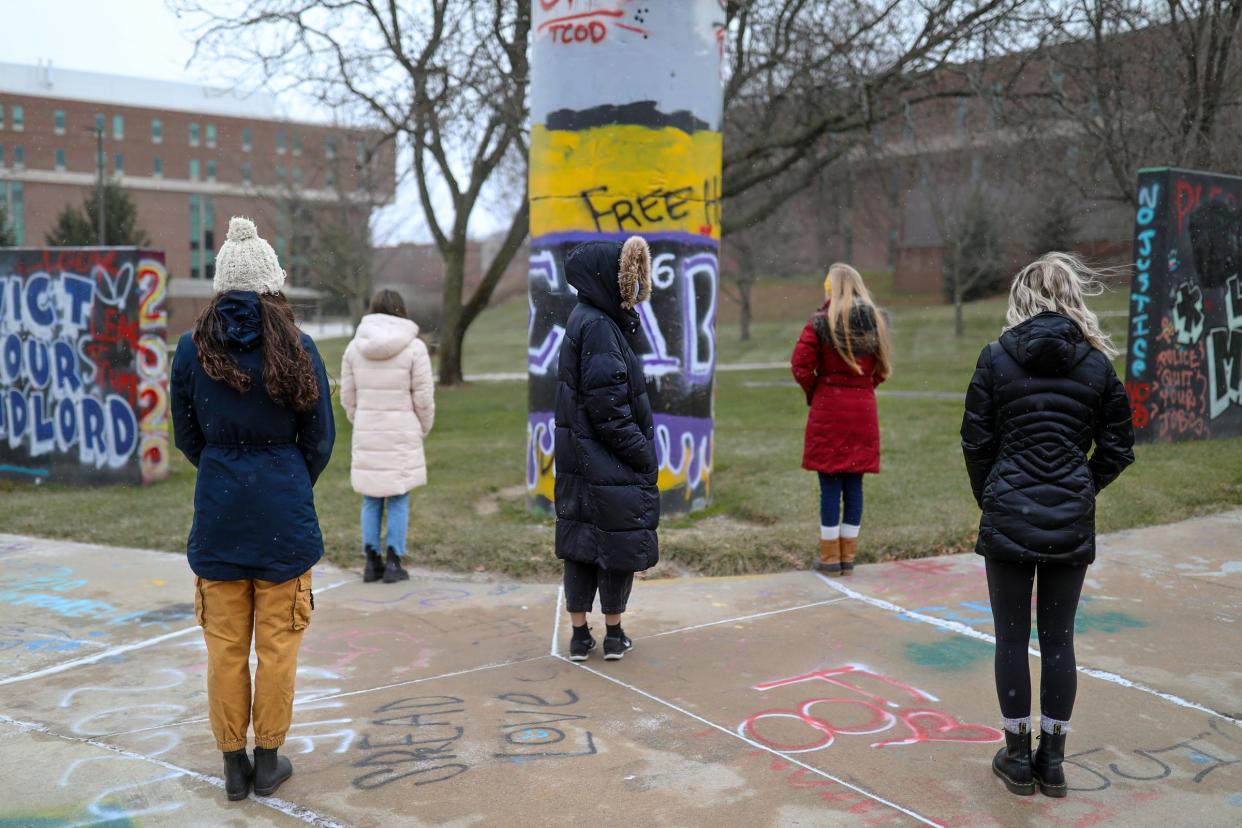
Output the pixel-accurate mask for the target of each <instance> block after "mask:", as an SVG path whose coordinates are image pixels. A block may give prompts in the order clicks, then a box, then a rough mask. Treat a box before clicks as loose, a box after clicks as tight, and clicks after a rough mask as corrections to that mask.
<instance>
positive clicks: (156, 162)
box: [151, 155, 164, 178]
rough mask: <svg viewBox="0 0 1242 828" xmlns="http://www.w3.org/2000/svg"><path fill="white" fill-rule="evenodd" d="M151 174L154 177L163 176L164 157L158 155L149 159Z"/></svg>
mask: <svg viewBox="0 0 1242 828" xmlns="http://www.w3.org/2000/svg"><path fill="white" fill-rule="evenodd" d="M151 175H153V176H155V177H156V178H163V177H164V159H163V158H160V157H159V156H158V155H157V156H155V157H154V158H152V159H151Z"/></svg>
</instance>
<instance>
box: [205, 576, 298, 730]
mask: <svg viewBox="0 0 1242 828" xmlns="http://www.w3.org/2000/svg"><path fill="white" fill-rule="evenodd" d="M195 580H196V584H195V585H196V590H195V595H194V612H195V615H196V616H197V617H198V623H199V625H201V626H202V628H203V638H204V639H205V640H206V642H207V706H208V709H209V715H210V717H211V732H212V734H213V735H214V736H215V737H216V745H217V746H218V747H219V748H220V750H222V751H226V752H227V751H232V750H241V749H243V748H245V747H246V736H247V733H248V731H249V729H250V721H251V711H252V710H253V713H254V717H253V718H254V743H255V745H257V746H258V747H261V748H277V747H280V746H281V745H283V744H284V743H285V734H286V733H287V732H288V731H289V722H290V721H291V720H292V718H293V681H294V677H295V675H296V674H297V670H298V648H299V647H301V646H302V633H303V631H304V630H305V629H306V627H307V625H309V624H310V617H311V609H312V605H313V601H312V598H311V574H310V572H305V573H303V574H302V575H300V576H299V577H297V578H293V579H291V580H288V581H285V582H284V583H280V584H278V583H274V582H272V581H261V580H259V579H257V578H256V579H252V580H244V581H209V580H207V579H206V578H197V579H195ZM252 636H253V638H254V650H255V654H256V655H257V656H258V660H259V666H258V669H257V670H256V671H255V676H254V694H253V697H252V695H251V692H250V639H251V637H252Z"/></svg>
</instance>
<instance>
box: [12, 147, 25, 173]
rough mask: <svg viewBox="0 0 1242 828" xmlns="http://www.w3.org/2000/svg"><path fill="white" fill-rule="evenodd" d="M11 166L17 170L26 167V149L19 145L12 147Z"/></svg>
mask: <svg viewBox="0 0 1242 828" xmlns="http://www.w3.org/2000/svg"><path fill="white" fill-rule="evenodd" d="M13 166H14V167H17V168H19V169H20V168H21V167H24V166H26V148H25V147H23V146H22V145H21V144H18V145H17V146H15V147H13Z"/></svg>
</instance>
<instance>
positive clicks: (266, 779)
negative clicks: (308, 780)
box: [254, 747, 293, 796]
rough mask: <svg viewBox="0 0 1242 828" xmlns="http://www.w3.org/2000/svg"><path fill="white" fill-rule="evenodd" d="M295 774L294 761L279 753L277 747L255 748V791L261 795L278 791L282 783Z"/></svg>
mask: <svg viewBox="0 0 1242 828" xmlns="http://www.w3.org/2000/svg"><path fill="white" fill-rule="evenodd" d="M290 776H293V763H292V762H290V761H289V760H288V759H287V758H285V757H284V756H279V755H278V754H277V751H276V748H261V747H257V748H255V749H254V792H255V793H256V794H258V795H259V796H271V795H272V794H274V793H276V789H277V788H279V787H280V783H282V782H284V781H285V780H286V779H288V778H289V777H290Z"/></svg>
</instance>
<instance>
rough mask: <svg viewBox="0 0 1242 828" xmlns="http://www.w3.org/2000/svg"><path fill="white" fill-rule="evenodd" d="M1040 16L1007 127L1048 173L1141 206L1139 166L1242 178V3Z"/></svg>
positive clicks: (1143, 1)
mask: <svg viewBox="0 0 1242 828" xmlns="http://www.w3.org/2000/svg"><path fill="white" fill-rule="evenodd" d="M1039 8H1040V9H1041V11H1042V12H1043V19H1042V21H1040V25H1041V26H1042V27H1043V32H1042V35H1041V41H1042V42H1043V43H1044V44H1046V45H1045V46H1044V48H1042V49H1040V50H1039V53H1038V54H1034V55H1032V56H1031V57H1030V60H1029V62H1028V65H1027V66H1026V72H1025V73H1024V76H1023V77H1022V79H1021V81H1020V82H1018V83H1016V84H1014V85H1013V86H1012V87H1011V89H1010V92H1011V94H1010V95H1009V100H1008V101H1007V104H1008V107H1007V117H1006V120H1007V122H1008V123H1009V124H1010V125H1011V126H1013V127H1015V128H1018V129H1021V130H1023V134H1024V137H1026V138H1027V140H1029V141H1033V142H1035V144H1036V146H1037V147H1038V148H1039V149H1038V150H1037V153H1038V156H1037V157H1041V158H1044V159H1047V161H1048V164H1047V165H1046V166H1047V167H1048V170H1047V171H1048V172H1049V173H1050V174H1051V175H1053V176H1055V177H1057V178H1059V179H1060V180H1062V181H1063V182H1066V183H1068V184H1070V185H1072V186H1074V187H1075V188H1076V189H1077V190H1078V191H1079V192H1080V193H1081V194H1082V195H1083V196H1086V197H1088V198H1094V199H1101V200H1108V201H1115V202H1120V203H1124V204H1128V205H1130V206H1131V207H1134V206H1136V193H1135V181H1136V180H1137V174H1138V171H1139V169H1141V168H1142V167H1147V166H1186V167H1194V168H1199V169H1211V170H1221V171H1230V172H1238V171H1242V149H1240V147H1239V143H1238V140H1237V134H1238V130H1239V128H1240V127H1242V0H1072V1H1071V2H1060V3H1045V4H1043V5H1042V6H1040V7H1039ZM1067 152H1069V153H1071V154H1074V155H1076V158H1077V162H1078V163H1076V164H1072V165H1066V164H1065V163H1064V162H1063V160H1062V159H1064V158H1065V156H1066V153H1067Z"/></svg>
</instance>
